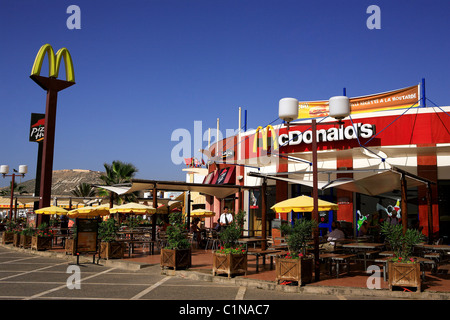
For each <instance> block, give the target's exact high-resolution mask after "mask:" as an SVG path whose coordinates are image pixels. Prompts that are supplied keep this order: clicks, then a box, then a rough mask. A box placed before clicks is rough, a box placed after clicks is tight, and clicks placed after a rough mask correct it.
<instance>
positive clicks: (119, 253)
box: [98, 218, 125, 259]
mask: <svg viewBox="0 0 450 320" xmlns="http://www.w3.org/2000/svg"><path fill="white" fill-rule="evenodd" d="M117 231H119V227H118V225H117V223H116V220H115V219H114V218H109V219H108V220H106V221H103V222H102V223H100V225H99V228H98V238H99V239H101V243H100V258H103V259H122V258H123V255H124V252H125V244H124V243H121V242H118V241H116V238H117Z"/></svg>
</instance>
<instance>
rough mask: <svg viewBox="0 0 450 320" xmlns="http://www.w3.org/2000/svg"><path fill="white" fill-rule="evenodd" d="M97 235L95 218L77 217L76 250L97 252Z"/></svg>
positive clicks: (79, 251)
mask: <svg viewBox="0 0 450 320" xmlns="http://www.w3.org/2000/svg"><path fill="white" fill-rule="evenodd" d="M97 235H98V222H97V220H96V219H77V252H78V253H86V252H97Z"/></svg>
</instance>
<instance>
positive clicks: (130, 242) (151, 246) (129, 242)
mask: <svg viewBox="0 0 450 320" xmlns="http://www.w3.org/2000/svg"><path fill="white" fill-rule="evenodd" d="M116 241H117V242H123V243H126V244H127V245H128V257H129V258H130V257H131V254H132V253H134V245H135V244H148V245H149V248H148V253H149V254H151V255H154V247H155V241H153V240H131V239H117V240H116Z"/></svg>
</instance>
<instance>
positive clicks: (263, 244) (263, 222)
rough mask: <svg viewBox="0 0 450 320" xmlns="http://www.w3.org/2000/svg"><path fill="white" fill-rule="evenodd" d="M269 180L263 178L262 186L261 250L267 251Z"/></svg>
mask: <svg viewBox="0 0 450 320" xmlns="http://www.w3.org/2000/svg"><path fill="white" fill-rule="evenodd" d="M266 192H267V179H266V178H263V183H262V186H261V239H262V241H261V250H266V241H265V240H266V237H267V235H266V210H267V195H266Z"/></svg>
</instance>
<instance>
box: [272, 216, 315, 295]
mask: <svg viewBox="0 0 450 320" xmlns="http://www.w3.org/2000/svg"><path fill="white" fill-rule="evenodd" d="M316 225H317V223H316V222H315V221H314V220H306V219H299V220H296V221H295V223H294V225H293V226H292V225H290V224H283V225H282V226H281V230H282V232H283V233H284V234H286V241H287V244H288V249H289V254H287V255H285V256H278V257H277V258H276V259H275V267H276V268H275V269H276V281H277V283H278V282H279V281H297V282H298V285H299V286H301V285H302V284H304V283H309V282H311V281H312V270H313V261H314V260H313V258H312V257H311V256H308V255H306V242H307V241H308V240H309V239H310V238H311V234H312V231H313V229H314V228H315V227H316Z"/></svg>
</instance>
